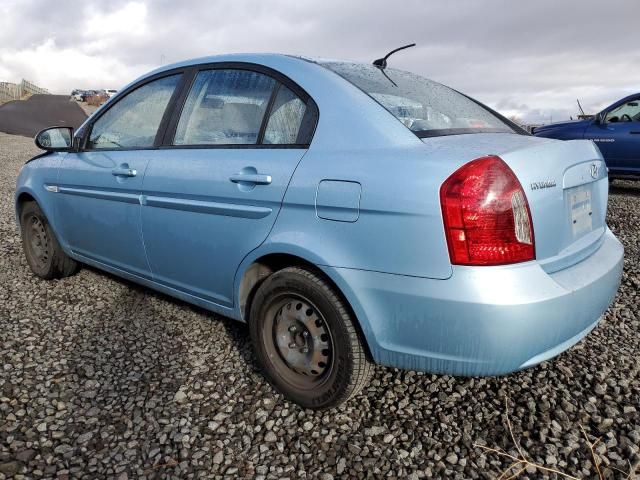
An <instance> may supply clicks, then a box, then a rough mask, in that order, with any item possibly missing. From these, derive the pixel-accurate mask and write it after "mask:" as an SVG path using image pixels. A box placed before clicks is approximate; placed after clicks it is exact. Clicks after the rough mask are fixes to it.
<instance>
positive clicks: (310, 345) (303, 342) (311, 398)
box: [249, 267, 373, 409]
mask: <svg viewBox="0 0 640 480" xmlns="http://www.w3.org/2000/svg"><path fill="white" fill-rule="evenodd" d="M249 323H250V325H249V329H250V332H251V341H252V342H253V346H254V349H255V352H256V356H257V358H258V362H259V363H260V366H261V367H262V368H263V370H264V372H265V374H266V376H267V378H268V379H269V380H270V381H271V383H272V384H273V385H274V386H275V387H276V388H277V389H278V390H279V391H280V392H282V393H283V394H284V395H285V396H286V397H287V398H289V399H290V400H292V401H294V402H296V403H297V404H299V405H301V406H303V407H306V408H313V409H319V408H326V407H332V406H335V405H338V404H340V403H343V402H346V401H347V400H349V399H350V398H352V397H353V396H355V395H356V394H357V393H358V392H359V391H360V390H362V388H363V387H364V386H365V385H366V384H367V381H368V380H369V377H370V375H371V373H372V371H373V364H372V363H371V362H370V361H369V359H368V358H367V353H366V350H365V347H364V343H363V341H362V339H361V335H360V333H359V331H358V329H357V328H356V324H355V319H354V318H352V315H351V314H350V313H349V309H348V308H347V306H346V305H345V303H344V301H343V300H342V299H341V298H340V296H339V295H338V294H336V292H335V291H334V290H333V288H332V287H331V286H330V285H329V284H328V283H327V282H326V281H325V280H324V279H323V278H322V277H320V276H319V275H317V274H315V273H313V272H311V271H309V270H306V269H303V268H299V267H289V268H285V269H283V270H280V271H278V272H276V273H274V274H273V275H271V276H270V277H268V278H267V279H266V280H265V281H264V282H263V283H262V284H261V285H260V287H259V288H258V290H257V292H256V295H255V297H254V299H253V302H252V304H251V310H250V319H249ZM305 332H306V333H305ZM305 348H306V351H305ZM285 356H286V357H287V359H288V360H285Z"/></svg>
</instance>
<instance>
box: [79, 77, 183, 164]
mask: <svg viewBox="0 0 640 480" xmlns="http://www.w3.org/2000/svg"><path fill="white" fill-rule="evenodd" d="M187 70H188V69H185V68H184V67H182V68H176V69H172V70H167V71H164V72H159V73H157V74H155V75H151V76H149V77H146V78H144V79H143V80H141V81H140V82H137V83H135V84H133V85H131V86H129V87H128V88H126V89H124V90H121V91H120V92H118V93H117V94H116V96H115V97H114V98H113V100H112V101H111V102H110V103H111V104H110V105H109V106H108V107H107V108H105V109H103V110H101V111H99V112H98V113H97V115H96V117H95V118H92V119H91V122H90V123H89V124H87V126H86V128H85V129H83V130H84V131H83V132H81V135H82V136H81V137H80V145H79V147H78V152H113V151H116V152H117V151H135V150H157V149H158V147H159V146H160V145H161V141H162V138H163V137H164V132H165V131H166V122H167V121H168V119H169V118H170V117H169V115H170V112H172V111H173V107H174V104H175V101H176V99H177V97H178V94H179V92H181V91H182V89H183V88H184V83H185V80H186V78H185V77H186V75H185V73H186V72H187ZM174 75H181V77H180V79H179V80H178V83H177V85H176V87H175V89H174V90H173V93H172V94H171V98H169V102H168V103H167V106H166V107H165V110H164V113H163V114H162V119H161V120H160V124H159V125H158V131H157V132H156V136H155V138H154V140H153V145H152V146H147V147H112V148H88V147H87V145H88V143H89V138H90V137H91V132H92V131H93V127H94V125H95V124H96V122H97V121H98V120H100V119H101V118H102V116H103V115H105V114H106V113H107V112H108V111H109V110H111V109H112V108H113V107H114V106H115V105H117V104H118V103H119V102H120V101H121V100H122V99H123V98H124V97H126V96H127V95H129V94H130V93H133V92H134V91H136V90H138V89H139V88H142V87H144V86H145V85H147V84H149V83H152V82H155V81H156V80H161V79H163V78H166V77H172V76H174Z"/></svg>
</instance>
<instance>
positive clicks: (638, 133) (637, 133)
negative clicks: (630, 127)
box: [629, 131, 640, 135]
mask: <svg viewBox="0 0 640 480" xmlns="http://www.w3.org/2000/svg"><path fill="white" fill-rule="evenodd" d="M629 133H630V134H631V135H640V132H635V131H634V132H629Z"/></svg>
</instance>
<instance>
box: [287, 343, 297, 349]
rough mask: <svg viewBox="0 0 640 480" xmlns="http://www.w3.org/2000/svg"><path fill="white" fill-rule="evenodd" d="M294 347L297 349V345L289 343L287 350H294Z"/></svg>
mask: <svg viewBox="0 0 640 480" xmlns="http://www.w3.org/2000/svg"><path fill="white" fill-rule="evenodd" d="M296 347H297V345H296V344H295V343H290V344H289V348H296Z"/></svg>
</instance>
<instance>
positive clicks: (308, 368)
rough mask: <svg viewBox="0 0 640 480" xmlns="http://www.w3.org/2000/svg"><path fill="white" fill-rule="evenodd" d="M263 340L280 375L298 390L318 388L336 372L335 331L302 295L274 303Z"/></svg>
mask: <svg viewBox="0 0 640 480" xmlns="http://www.w3.org/2000/svg"><path fill="white" fill-rule="evenodd" d="M263 341H264V342H265V346H266V348H267V353H268V356H269V358H270V360H271V362H272V364H273V366H274V367H275V369H276V371H277V373H278V374H279V376H280V377H281V378H282V379H284V380H285V381H286V382H288V383H290V384H292V385H293V386H295V387H296V388H301V389H312V388H317V387H318V386H319V385H322V384H324V383H325V382H326V381H327V379H328V378H329V377H330V375H331V373H332V371H333V365H334V354H335V348H334V342H333V337H332V335H331V330H330V329H329V326H328V324H327V322H326V320H325V317H324V315H322V312H321V311H320V310H319V309H318V308H317V307H316V306H315V305H314V304H313V302H311V301H310V300H309V299H307V298H306V297H304V296H302V295H298V294H291V293H289V294H285V295H282V296H280V297H278V298H276V299H274V301H273V302H271V305H270V306H269V308H268V309H267V314H266V322H265V328H264V329H263Z"/></svg>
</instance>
